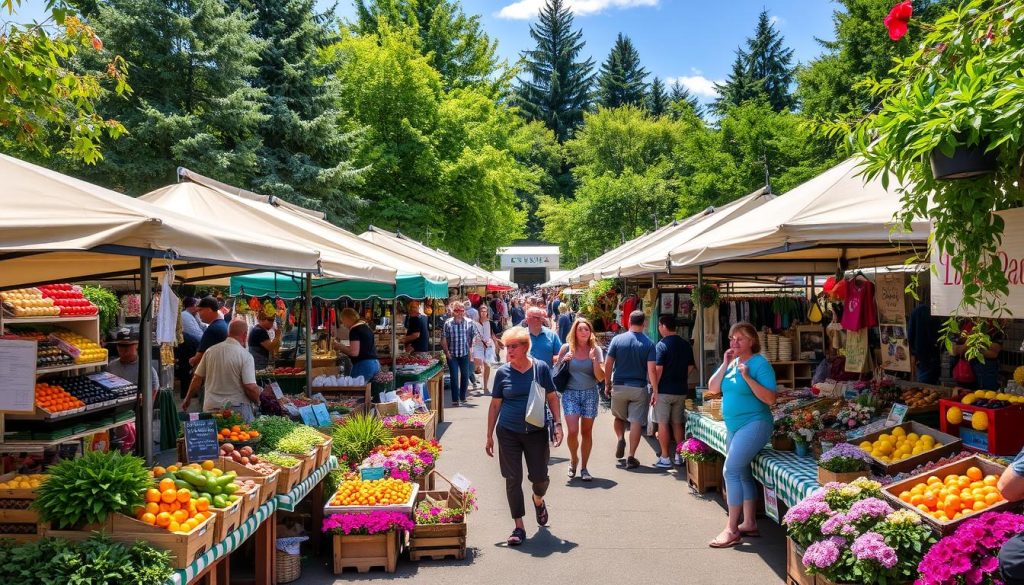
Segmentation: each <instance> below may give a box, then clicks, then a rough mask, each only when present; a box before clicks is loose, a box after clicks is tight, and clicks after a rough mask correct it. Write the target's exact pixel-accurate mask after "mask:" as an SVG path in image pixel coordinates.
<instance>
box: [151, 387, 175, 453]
mask: <svg viewBox="0 0 1024 585" xmlns="http://www.w3.org/2000/svg"><path fill="white" fill-rule="evenodd" d="M156 407H157V408H159V409H160V450H161V451H166V450H167V449H174V448H175V447H176V446H177V444H178V428H179V427H178V425H179V423H178V403H177V401H176V400H174V394H173V393H172V392H171V390H170V389H169V388H164V389H162V390H160V391H159V392H157V395H156Z"/></svg>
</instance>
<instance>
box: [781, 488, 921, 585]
mask: <svg viewBox="0 0 1024 585" xmlns="http://www.w3.org/2000/svg"><path fill="white" fill-rule="evenodd" d="M880 496H881V484H879V483H878V482H876V481H871V480H868V479H865V478H858V479H856V480H854V481H852V482H850V483H849V484H842V483H834V482H833V483H829V484H826V485H825V486H824V487H823V488H822V489H819V490H817V491H815V492H814V493H813V494H811V495H810V496H807V497H806V498H804V499H803V500H801V501H800V502H799V503H797V505H795V506H793V507H792V508H790V510H789V511H788V512H787V513H786V516H785V518H784V520H783V522H784V524H785V525H786V529H787V533H788V534H789V537H790V538H792V539H793V541H794V542H796V543H797V544H798V545H799V546H802V547H805V551H804V554H803V558H802V562H803V565H804V566H805V567H806V568H807V571H808V572H809V573H811V574H821V575H823V576H825V577H826V578H828V579H829V580H831V581H834V582H837V583H839V582H847V583H882V584H886V583H904V582H908V581H911V580H913V579H914V578H915V577H916V576H917V565H918V563H920V562H921V559H922V557H923V555H924V551H925V550H927V549H928V547H929V546H930V545H931V544H932V543H934V542H935V537H934V536H933V535H932V532H931V529H930V528H929V527H928V526H926V525H924V524H922V523H921V517H920V516H919V515H918V514H916V513H915V512H912V511H910V510H894V509H893V508H892V506H890V505H889V504H888V503H887V502H886V501H885V500H882V499H881V498H880Z"/></svg>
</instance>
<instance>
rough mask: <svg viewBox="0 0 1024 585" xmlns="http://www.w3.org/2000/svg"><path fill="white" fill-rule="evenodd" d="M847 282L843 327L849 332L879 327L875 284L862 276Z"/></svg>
mask: <svg viewBox="0 0 1024 585" xmlns="http://www.w3.org/2000/svg"><path fill="white" fill-rule="evenodd" d="M845 282H846V300H845V301H843V309H844V310H843V318H842V321H841V323H842V325H843V328H844V329H846V330H847V331H859V330H860V329H864V328H867V327H875V326H877V325H878V308H877V307H876V306H875V283H873V282H871V281H870V280H868V279H867V278H864V277H862V276H857V277H854V278H853V279H851V280H848V281H845Z"/></svg>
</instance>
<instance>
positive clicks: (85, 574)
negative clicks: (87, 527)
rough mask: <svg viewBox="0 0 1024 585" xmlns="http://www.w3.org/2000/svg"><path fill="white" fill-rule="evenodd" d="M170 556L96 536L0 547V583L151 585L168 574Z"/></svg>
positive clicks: (139, 544)
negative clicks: (78, 539)
mask: <svg viewBox="0 0 1024 585" xmlns="http://www.w3.org/2000/svg"><path fill="white" fill-rule="evenodd" d="M172 572H173V568H172V566H171V555H170V553H169V552H166V551H160V550H156V549H154V548H153V547H151V546H149V545H148V544H146V543H145V542H136V543H135V544H133V545H127V544H120V543H116V542H113V541H111V540H110V539H109V537H106V536H103V535H100V534H96V535H93V536H91V537H89V538H88V539H86V540H85V541H83V542H80V543H76V542H70V541H67V540H64V539H58V538H45V539H43V540H40V541H37V542H31V543H26V544H20V545H19V544H17V543H14V542H10V543H5V544H4V545H2V546H0V583H4V584H5V585H7V584H10V585H22V584H24V585H28V584H33V585H35V584H38V583H69V584H74V585H114V584H118V585H120V584H124V585H128V584H129V583H131V584H139V585H157V584H158V583H163V582H164V581H166V580H167V578H168V577H170V576H171V573H172Z"/></svg>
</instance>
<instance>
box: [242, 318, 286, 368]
mask: <svg viewBox="0 0 1024 585" xmlns="http://www.w3.org/2000/svg"><path fill="white" fill-rule="evenodd" d="M274 325H275V321H274V318H273V317H271V316H270V315H266V314H264V313H260V315H259V318H258V321H257V323H256V326H255V327H253V328H252V331H250V332H249V353H251V354H252V358H253V362H254V364H255V367H256V369H257V370H265V369H267V366H269V365H270V357H271V356H272V355H273V354H275V353H277V350H278V349H279V348H280V347H281V336H279V335H275V334H274V331H273V329H274Z"/></svg>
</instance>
